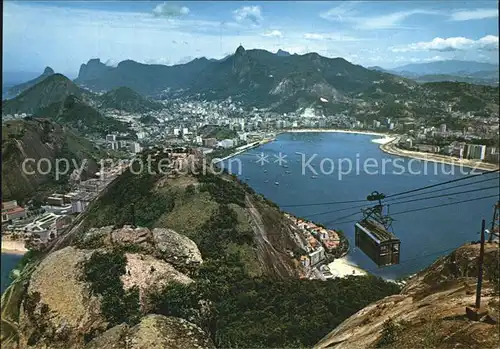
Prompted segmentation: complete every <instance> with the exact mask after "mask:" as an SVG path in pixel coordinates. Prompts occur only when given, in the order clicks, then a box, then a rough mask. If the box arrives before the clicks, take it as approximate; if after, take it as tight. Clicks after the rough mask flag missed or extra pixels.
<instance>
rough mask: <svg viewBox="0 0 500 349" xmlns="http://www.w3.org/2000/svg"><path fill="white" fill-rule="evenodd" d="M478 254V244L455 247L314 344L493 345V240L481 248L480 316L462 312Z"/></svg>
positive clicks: (471, 291)
mask: <svg viewBox="0 0 500 349" xmlns="http://www.w3.org/2000/svg"><path fill="white" fill-rule="evenodd" d="M478 255H479V244H469V245H464V246H462V247H460V248H459V249H457V250H456V251H454V252H453V253H452V254H450V255H449V256H447V257H444V258H441V259H439V260H438V261H436V262H435V263H434V264H433V265H431V266H430V267H429V268H427V269H425V270H424V271H422V272H420V273H418V274H417V275H416V276H414V277H413V278H411V279H410V280H409V281H408V283H407V285H406V286H405V288H404V289H403V290H402V291H401V293H400V294H399V295H394V296H390V297H386V298H384V299H382V300H380V301H378V302H376V303H373V304H371V305H369V306H368V307H366V308H364V309H362V310H360V311H359V312H358V313H356V314H355V315H353V316H351V317H350V318H349V319H347V320H346V321H344V322H343V323H342V324H341V325H340V326H339V327H337V328H336V329H335V330H333V331H332V332H331V333H330V334H328V335H327V336H326V337H325V338H324V339H323V340H321V341H320V342H319V343H318V344H317V345H316V346H315V348H336V349H347V348H356V349H358V348H497V347H498V343H499V342H500V336H499V332H498V326H499V325H498V319H499V306H500V303H499V297H498V281H499V279H498V277H499V250H498V244H486V248H485V258H484V266H485V269H484V270H485V272H484V283H483V288H482V292H481V307H482V309H481V310H480V320H479V321H472V320H470V319H469V318H468V317H467V316H466V311H465V309H466V307H470V306H473V305H474V303H475V298H476V282H477V266H478V263H477V258H478ZM495 284H496V285H495Z"/></svg>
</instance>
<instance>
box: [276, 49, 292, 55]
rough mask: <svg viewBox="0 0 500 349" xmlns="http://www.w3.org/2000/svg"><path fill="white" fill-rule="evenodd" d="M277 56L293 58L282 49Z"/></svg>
mask: <svg viewBox="0 0 500 349" xmlns="http://www.w3.org/2000/svg"><path fill="white" fill-rule="evenodd" d="M276 56H280V57H288V56H291V54H290V52H287V51H283V50H282V49H279V50H278V52H276Z"/></svg>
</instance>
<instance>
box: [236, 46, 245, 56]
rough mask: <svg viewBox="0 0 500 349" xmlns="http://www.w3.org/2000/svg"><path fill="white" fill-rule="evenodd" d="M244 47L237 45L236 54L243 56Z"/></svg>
mask: <svg viewBox="0 0 500 349" xmlns="http://www.w3.org/2000/svg"><path fill="white" fill-rule="evenodd" d="M245 52H246V51H245V48H244V47H243V46H241V45H240V46H238V48H237V49H236V53H235V54H236V55H240V56H243V55H244V54H245Z"/></svg>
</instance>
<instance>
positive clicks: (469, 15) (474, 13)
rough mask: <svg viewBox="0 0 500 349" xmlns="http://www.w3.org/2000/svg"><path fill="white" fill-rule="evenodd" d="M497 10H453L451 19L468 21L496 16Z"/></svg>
mask: <svg viewBox="0 0 500 349" xmlns="http://www.w3.org/2000/svg"><path fill="white" fill-rule="evenodd" d="M497 17H498V10H497V9H494V8H478V9H475V10H461V11H455V12H453V13H452V14H451V18H450V20H451V21H470V20H475V19H487V18H497Z"/></svg>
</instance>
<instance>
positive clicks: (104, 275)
mask: <svg viewBox="0 0 500 349" xmlns="http://www.w3.org/2000/svg"><path fill="white" fill-rule="evenodd" d="M126 265H127V258H126V257H125V255H124V253H123V251H121V250H111V251H108V252H100V251H96V252H94V253H93V254H92V256H91V257H90V259H89V260H88V261H86V263H85V266H84V275H85V281H86V282H89V283H90V288H91V291H92V293H93V294H96V295H100V296H102V302H101V310H102V314H103V315H104V317H105V318H106V320H107V321H108V322H109V325H108V327H112V326H114V325H118V324H121V323H124V322H125V323H127V324H135V323H137V322H138V321H139V319H140V315H141V312H140V303H139V290H138V288H137V287H133V288H131V289H129V290H127V291H125V290H124V289H123V283H122V281H121V279H120V276H122V275H123V274H125V272H126V268H125V267H126Z"/></svg>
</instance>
